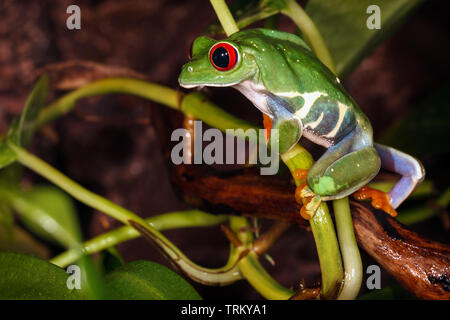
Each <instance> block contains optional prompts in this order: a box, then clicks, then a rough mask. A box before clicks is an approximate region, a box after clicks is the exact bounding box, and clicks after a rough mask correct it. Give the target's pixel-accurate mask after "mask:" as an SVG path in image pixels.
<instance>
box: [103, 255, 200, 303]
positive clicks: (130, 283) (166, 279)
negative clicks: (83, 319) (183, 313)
mask: <svg viewBox="0 0 450 320" xmlns="http://www.w3.org/2000/svg"><path fill="white" fill-rule="evenodd" d="M106 286H107V288H108V293H109V297H110V298H111V299H120V300H122V299H131V300H199V299H201V297H200V295H199V294H198V293H197V292H196V291H195V289H194V288H193V287H192V286H191V285H190V284H189V283H188V282H187V281H186V280H184V279H183V278H182V277H180V276H179V275H178V274H176V273H175V272H173V271H172V270H170V269H168V268H166V267H164V266H162V265H160V264H157V263H154V262H150V261H133V262H131V263H129V264H126V265H123V266H121V267H119V268H117V269H116V270H114V271H113V272H111V273H109V274H108V275H107V276H106Z"/></svg>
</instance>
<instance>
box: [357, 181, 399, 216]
mask: <svg viewBox="0 0 450 320" xmlns="http://www.w3.org/2000/svg"><path fill="white" fill-rule="evenodd" d="M353 198H355V199H356V200H360V201H362V200H366V199H371V200H372V202H371V203H372V207H374V208H375V209H379V210H383V211H384V212H386V213H387V214H389V215H390V216H392V217H395V216H397V211H395V209H394V208H393V207H392V206H391V202H390V199H389V195H388V194H387V193H385V192H383V191H379V190H376V189H372V188H369V187H367V186H364V187H362V188H361V189H359V190H358V191H356V192H355V193H354V194H353Z"/></svg>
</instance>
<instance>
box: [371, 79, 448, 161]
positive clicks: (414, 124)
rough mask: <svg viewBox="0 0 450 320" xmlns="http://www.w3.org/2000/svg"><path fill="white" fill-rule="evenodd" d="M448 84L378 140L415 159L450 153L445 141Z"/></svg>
mask: <svg viewBox="0 0 450 320" xmlns="http://www.w3.org/2000/svg"><path fill="white" fill-rule="evenodd" d="M449 90H450V84H447V85H445V86H443V87H441V88H440V89H438V90H437V91H435V92H434V93H432V94H431V95H430V96H428V97H427V98H426V99H425V100H423V101H422V102H421V103H419V104H418V105H417V106H416V107H415V108H414V109H412V110H411V111H410V112H409V113H408V114H407V115H406V116H405V117H403V118H402V119H400V121H398V122H397V123H394V124H393V125H392V126H391V127H390V128H388V129H387V130H386V131H385V133H384V134H383V135H382V136H381V137H380V139H378V140H379V141H380V143H383V144H386V145H390V146H393V147H395V148H398V149H400V150H402V151H404V152H407V153H410V154H412V155H415V156H421V157H422V156H431V155H439V154H443V153H446V152H449V151H450V144H449V143H447V142H446V141H445V137H447V135H448V128H449V126H448V124H449V123H450V108H449V105H450V97H449V95H448V92H449Z"/></svg>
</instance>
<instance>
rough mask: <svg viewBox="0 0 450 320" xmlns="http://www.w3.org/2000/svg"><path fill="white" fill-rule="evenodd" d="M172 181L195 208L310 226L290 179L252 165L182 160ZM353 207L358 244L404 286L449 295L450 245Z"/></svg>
mask: <svg viewBox="0 0 450 320" xmlns="http://www.w3.org/2000/svg"><path fill="white" fill-rule="evenodd" d="M172 180H173V182H174V183H175V185H176V186H178V188H179V189H180V190H181V191H182V193H183V195H184V199H185V200H186V201H187V202H190V203H192V204H193V205H195V206H197V207H201V208H204V209H207V210H210V211H220V212H223V211H224V210H227V209H228V210H229V211H230V212H236V213H239V214H243V215H247V216H252V217H260V218H267V219H273V220H278V221H284V222H289V223H291V224H296V225H299V226H301V227H305V228H306V225H307V223H306V222H305V221H304V220H303V219H302V218H301V217H300V214H299V210H300V206H299V204H298V203H297V202H296V201H295V199H294V192H295V186H294V185H293V184H291V183H289V181H288V179H286V180H284V179H280V178H276V177H269V176H260V175H259V174H258V172H257V171H256V170H251V169H246V170H243V171H236V172H233V173H232V174H230V173H227V174H224V173H222V172H217V171H214V170H211V169H209V168H205V167H199V166H192V165H191V166H189V165H180V166H175V167H174V168H173V170H172ZM351 207H352V214H353V222H354V227H355V234H356V238H357V241H358V244H359V245H360V247H362V248H363V249H364V250H365V251H366V252H367V253H368V254H369V255H371V256H372V257H373V258H374V259H375V260H376V261H377V262H378V263H379V264H380V265H382V266H383V267H384V268H385V269H386V270H387V271H388V272H389V273H391V274H392V275H393V276H394V277H395V278H396V279H397V281H398V282H399V283H400V284H402V286H403V287H405V288H406V289H407V290H409V291H410V292H412V293H413V294H414V295H416V296H417V297H418V298H421V299H450V278H449V277H450V246H448V245H445V244H441V243H437V242H434V241H431V240H428V239H426V238H424V237H421V236H420V235H418V234H417V233H415V232H412V231H410V230H408V229H407V228H406V227H405V226H403V225H401V224H400V223H399V222H397V221H396V220H394V219H392V218H391V217H389V216H388V215H387V214H385V213H383V212H378V211H377V210H374V209H373V208H371V207H370V209H369V208H368V207H366V206H365V205H363V204H362V203H359V202H355V201H351Z"/></svg>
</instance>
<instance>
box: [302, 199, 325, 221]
mask: <svg viewBox="0 0 450 320" xmlns="http://www.w3.org/2000/svg"><path fill="white" fill-rule="evenodd" d="M321 203H322V199H321V198H320V196H317V195H316V196H314V197H310V198H308V199H307V200H306V201H305V203H304V204H303V207H302V208H301V209H300V215H301V216H302V218H303V219H306V220H310V219H312V218H313V217H314V214H315V213H316V211H317V209H318V208H319V206H320V204H321Z"/></svg>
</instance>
